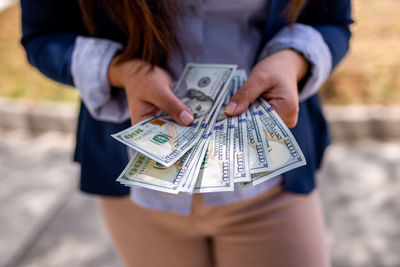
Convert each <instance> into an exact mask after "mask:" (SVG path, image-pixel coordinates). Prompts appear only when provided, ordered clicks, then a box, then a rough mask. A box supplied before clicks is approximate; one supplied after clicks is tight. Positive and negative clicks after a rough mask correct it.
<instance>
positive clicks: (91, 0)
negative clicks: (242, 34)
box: [79, 0, 306, 66]
mask: <svg viewBox="0 0 400 267" xmlns="http://www.w3.org/2000/svg"><path fill="white" fill-rule="evenodd" d="M98 1H99V0H79V3H80V6H81V9H82V15H83V21H84V23H85V25H86V27H87V28H88V31H89V33H90V34H91V35H93V36H98V37H100V36H99V32H98V29H97V27H96V18H95V16H96V14H95V13H96V8H97V4H98ZM305 1H306V0H291V1H290V4H289V5H288V8H287V10H286V11H287V17H288V22H289V23H294V22H295V21H296V19H297V17H298V15H299V13H300V11H301V9H302V7H303V6H304V3H305ZM102 2H103V3H104V5H105V8H106V9H107V11H108V12H109V14H110V15H111V17H112V18H113V19H114V20H115V21H116V23H117V25H118V27H119V28H120V29H121V30H122V31H123V33H124V34H125V37H126V39H127V43H126V45H125V49H124V50H123V51H122V53H121V54H120V57H119V62H125V61H127V60H129V59H132V58H139V59H142V60H144V61H146V62H148V63H150V64H151V65H152V66H154V65H163V64H164V63H166V61H167V60H168V58H169V56H170V55H171V52H172V49H173V47H174V46H176V45H177V46H178V47H179V43H178V42H177V40H176V32H177V30H178V29H179V28H178V22H177V21H178V18H179V16H180V15H182V12H183V9H182V6H181V3H180V2H181V1H179V0H113V1H109V0H102Z"/></svg>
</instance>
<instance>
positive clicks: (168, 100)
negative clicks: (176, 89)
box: [152, 87, 194, 126]
mask: <svg viewBox="0 0 400 267" xmlns="http://www.w3.org/2000/svg"><path fill="white" fill-rule="evenodd" d="M152 100H153V101H152V102H153V104H154V105H155V106H157V107H158V108H159V109H161V110H162V111H164V112H165V113H167V114H168V115H169V116H170V117H171V118H172V119H173V120H174V121H176V122H177V123H179V124H181V125H185V126H186V125H189V124H190V123H191V122H192V121H193V119H194V116H193V113H192V112H191V111H190V109H189V108H188V107H187V106H186V105H185V104H183V102H182V101H181V100H179V99H178V98H177V97H176V95H175V94H174V93H173V92H172V91H171V90H170V89H169V88H167V87H166V88H163V89H161V90H159V92H157V94H156V96H155V97H154V98H153V99H152Z"/></svg>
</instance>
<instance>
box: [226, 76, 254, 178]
mask: <svg viewBox="0 0 400 267" xmlns="http://www.w3.org/2000/svg"><path fill="white" fill-rule="evenodd" d="M246 77H247V76H246V72H245V71H244V70H236V72H235V75H234V76H233V78H232V85H233V86H232V87H233V88H232V91H231V96H233V95H234V94H235V93H236V92H237V90H238V89H239V88H240V87H241V86H242V85H243V83H244V82H245V81H246ZM232 124H233V125H234V131H233V137H232V140H233V144H232V149H233V152H232V156H233V161H232V170H233V179H234V181H235V183H236V182H250V181H251V176H250V161H249V143H248V139H247V125H246V115H245V114H244V113H242V114H239V115H238V116H236V117H233V118H232Z"/></svg>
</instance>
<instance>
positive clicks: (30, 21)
mask: <svg viewBox="0 0 400 267" xmlns="http://www.w3.org/2000/svg"><path fill="white" fill-rule="evenodd" d="M21 10H22V39H21V43H22V45H23V47H24V49H25V51H26V54H27V58H28V61H29V63H30V64H31V65H32V66H34V67H36V68H37V69H38V70H39V71H40V72H42V73H43V74H44V75H46V76H47V77H49V78H50V79H53V80H55V81H58V82H60V83H63V84H66V85H71V86H73V85H74V83H73V79H72V75H71V57H72V52H73V49H74V43H75V39H76V37H77V36H78V35H87V31H86V29H85V27H84V24H83V22H82V19H81V12H80V8H79V5H78V3H77V1H74V0H57V1H54V0H21Z"/></svg>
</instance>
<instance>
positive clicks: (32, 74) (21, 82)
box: [0, 5, 79, 101]
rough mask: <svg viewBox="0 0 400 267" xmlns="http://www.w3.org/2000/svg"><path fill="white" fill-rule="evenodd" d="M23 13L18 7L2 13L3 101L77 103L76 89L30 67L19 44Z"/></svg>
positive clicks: (0, 82)
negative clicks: (15, 99) (23, 99)
mask: <svg viewBox="0 0 400 267" xmlns="http://www.w3.org/2000/svg"><path fill="white" fill-rule="evenodd" d="M20 13H21V12H20V9H19V6H18V5H14V6H12V7H10V8H8V9H6V10H4V11H2V12H1V13H0V58H1V61H0V97H10V98H28V99H31V100H47V101H78V99H79V96H78V93H77V92H76V90H75V89H73V88H71V87H67V86H63V85H60V84H57V83H55V82H53V81H51V80H50V79H48V78H45V77H44V76H43V75H41V74H40V73H39V72H38V71H37V70H35V69H34V68H33V67H31V66H30V65H29V64H28V62H27V59H26V56H25V52H24V50H23V49H22V46H21V44H20V43H19V40H20V37H21V26H20V16H21V14H20Z"/></svg>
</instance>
